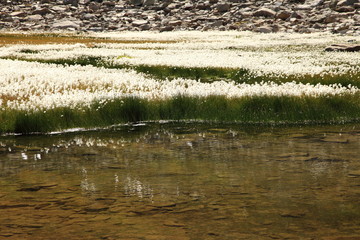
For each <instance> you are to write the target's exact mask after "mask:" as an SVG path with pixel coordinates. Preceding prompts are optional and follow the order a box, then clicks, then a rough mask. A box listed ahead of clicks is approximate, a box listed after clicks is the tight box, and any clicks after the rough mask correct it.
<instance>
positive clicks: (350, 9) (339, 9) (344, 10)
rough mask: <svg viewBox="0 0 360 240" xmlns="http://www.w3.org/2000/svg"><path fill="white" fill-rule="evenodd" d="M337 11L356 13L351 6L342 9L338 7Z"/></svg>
mask: <svg viewBox="0 0 360 240" xmlns="http://www.w3.org/2000/svg"><path fill="white" fill-rule="evenodd" d="M335 11H337V12H353V11H355V8H353V7H351V6H341V7H337V8H336V9H335Z"/></svg>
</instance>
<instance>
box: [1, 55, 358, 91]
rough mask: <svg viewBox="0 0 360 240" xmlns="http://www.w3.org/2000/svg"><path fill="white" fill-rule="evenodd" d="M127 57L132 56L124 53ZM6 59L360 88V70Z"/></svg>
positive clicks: (204, 79)
mask: <svg viewBox="0 0 360 240" xmlns="http://www.w3.org/2000/svg"><path fill="white" fill-rule="evenodd" d="M122 57H124V58H127V57H128V56H125V55H124V56H122ZM3 59H12V60H20V61H28V62H40V63H49V64H60V65H64V66H66V65H69V66H70V65H81V66H86V65H91V66H94V67H103V68H108V69H133V70H135V71H136V72H138V73H144V74H147V75H149V76H150V77H152V78H155V79H158V80H165V79H168V80H172V79H176V78H187V79H194V80H199V81H200V82H214V81H219V80H225V81H235V82H236V83H248V84H254V83H259V82H274V83H278V84H280V83H285V82H294V81H295V82H299V83H304V84H307V83H308V84H311V85H316V84H323V85H332V84H338V85H340V86H343V87H348V86H349V85H351V86H354V87H358V88H360V73H358V72H356V73H354V72H353V73H351V72H348V73H340V74H331V73H328V74H313V75H312V74H303V75H280V76H275V75H255V74H253V73H251V71H249V70H247V69H243V68H240V69H235V68H220V67H190V68H189V67H175V66H164V65H156V66H155V65H130V64H118V63H114V62H113V61H111V60H109V59H104V58H102V57H94V56H80V57H77V58H69V59H35V58H18V57H3Z"/></svg>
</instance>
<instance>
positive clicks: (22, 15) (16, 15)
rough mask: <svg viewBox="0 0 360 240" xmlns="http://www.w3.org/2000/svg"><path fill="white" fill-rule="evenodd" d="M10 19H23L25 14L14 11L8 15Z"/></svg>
mask: <svg viewBox="0 0 360 240" xmlns="http://www.w3.org/2000/svg"><path fill="white" fill-rule="evenodd" d="M9 15H10V16H12V17H25V16H26V13H25V12H23V11H16V12H12V13H10V14H9Z"/></svg>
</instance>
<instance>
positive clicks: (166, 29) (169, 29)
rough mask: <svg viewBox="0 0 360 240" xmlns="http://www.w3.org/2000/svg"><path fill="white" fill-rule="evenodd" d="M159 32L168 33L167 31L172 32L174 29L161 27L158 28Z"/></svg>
mask: <svg viewBox="0 0 360 240" xmlns="http://www.w3.org/2000/svg"><path fill="white" fill-rule="evenodd" d="M159 30H160V32H168V31H172V30H174V27H173V26H163V27H160V29H159Z"/></svg>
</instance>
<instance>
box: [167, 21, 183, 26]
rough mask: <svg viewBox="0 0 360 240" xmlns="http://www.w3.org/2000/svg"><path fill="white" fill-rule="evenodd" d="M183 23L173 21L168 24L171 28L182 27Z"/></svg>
mask: <svg viewBox="0 0 360 240" xmlns="http://www.w3.org/2000/svg"><path fill="white" fill-rule="evenodd" d="M181 24H182V21H181V20H172V21H169V22H168V25H170V26H181Z"/></svg>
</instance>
